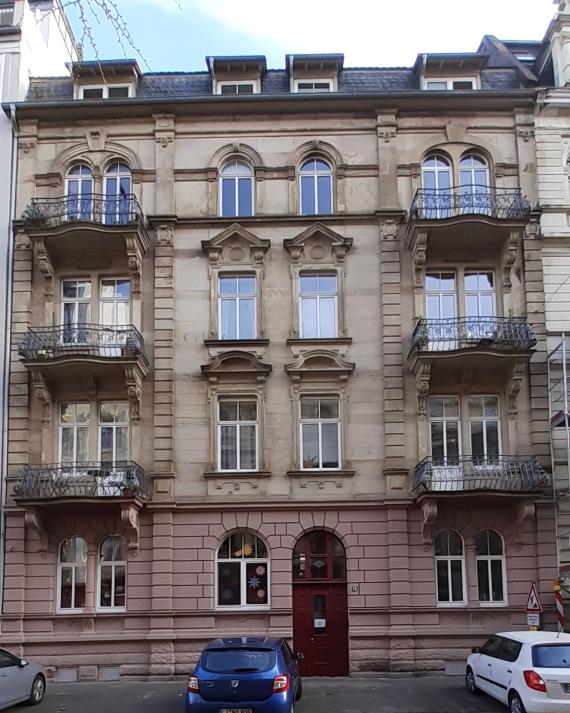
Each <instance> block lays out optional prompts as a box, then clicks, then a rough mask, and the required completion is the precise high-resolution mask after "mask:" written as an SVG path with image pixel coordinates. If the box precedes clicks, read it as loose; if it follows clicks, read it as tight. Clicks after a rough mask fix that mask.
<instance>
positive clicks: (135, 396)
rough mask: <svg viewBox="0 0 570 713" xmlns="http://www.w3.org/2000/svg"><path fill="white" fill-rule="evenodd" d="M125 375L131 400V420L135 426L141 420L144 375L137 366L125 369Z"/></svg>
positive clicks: (128, 395)
mask: <svg viewBox="0 0 570 713" xmlns="http://www.w3.org/2000/svg"><path fill="white" fill-rule="evenodd" d="M123 371H124V374H125V386H126V387H127V398H128V400H129V409H130V420H131V423H133V424H139V423H140V420H141V401H142V379H143V376H142V373H141V371H140V369H139V368H138V367H136V366H125V367H123Z"/></svg>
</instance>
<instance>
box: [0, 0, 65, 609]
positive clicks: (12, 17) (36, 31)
mask: <svg viewBox="0 0 570 713" xmlns="http://www.w3.org/2000/svg"><path fill="white" fill-rule="evenodd" d="M75 60H77V48H76V45H75V41H74V39H73V34H72V31H71V28H70V26H69V24H68V21H67V18H66V16H65V12H64V10H63V8H62V6H61V3H60V2H59V0H11V1H10V0H0V100H1V101H2V103H3V104H5V105H6V104H10V103H11V102H17V101H22V100H23V99H25V97H26V93H27V91H28V85H29V79H30V76H32V75H34V76H37V75H38V74H54V75H59V74H64V73H65V72H66V71H67V69H66V62H70V61H75ZM12 128H13V121H12V118H11V116H10V112H9V111H8V112H7V113H6V114H5V113H4V112H2V113H1V115H0V175H1V176H2V187H3V188H2V192H1V193H0V434H1V435H0V464H1V465H0V601H1V599H2V596H1V591H2V582H3V577H2V561H3V553H4V517H3V512H2V511H3V507H2V506H3V502H4V479H3V475H4V470H5V455H6V454H5V448H4V445H5V438H4V433H5V426H6V423H5V418H6V413H7V412H6V408H7V399H6V389H7V379H8V369H7V368H5V367H6V364H7V361H6V360H7V359H8V358H9V353H7V349H8V346H9V345H8V340H7V339H6V335H7V331H8V329H9V318H8V317H9V309H10V308H9V302H8V287H9V285H10V284H11V281H12V277H11V271H12V245H13V239H12V218H13V212H12V211H13V207H14V200H15V188H16V186H15V184H14V181H15V175H16V160H17V153H16V147H15V143H16V142H17V138H16V136H15V134H13V132H12Z"/></svg>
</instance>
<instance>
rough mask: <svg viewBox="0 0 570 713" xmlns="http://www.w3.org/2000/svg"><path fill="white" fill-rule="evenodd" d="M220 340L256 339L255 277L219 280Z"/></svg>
mask: <svg viewBox="0 0 570 713" xmlns="http://www.w3.org/2000/svg"><path fill="white" fill-rule="evenodd" d="M218 301H219V306H218V338H219V339H255V338H256V336H257V286H256V278H255V275H221V276H220V278H219V280H218Z"/></svg>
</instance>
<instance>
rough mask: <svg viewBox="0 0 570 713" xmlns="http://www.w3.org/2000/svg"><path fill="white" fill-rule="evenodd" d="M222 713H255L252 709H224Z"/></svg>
mask: <svg viewBox="0 0 570 713" xmlns="http://www.w3.org/2000/svg"><path fill="white" fill-rule="evenodd" d="M220 713H253V711H252V709H251V708H222V710H221V711H220Z"/></svg>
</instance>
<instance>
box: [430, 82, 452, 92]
mask: <svg viewBox="0 0 570 713" xmlns="http://www.w3.org/2000/svg"><path fill="white" fill-rule="evenodd" d="M426 87H427V88H428V89H429V90H430V91H432V92H433V91H445V90H447V82H426Z"/></svg>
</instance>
